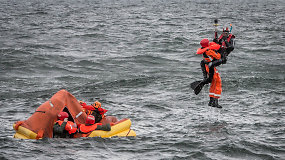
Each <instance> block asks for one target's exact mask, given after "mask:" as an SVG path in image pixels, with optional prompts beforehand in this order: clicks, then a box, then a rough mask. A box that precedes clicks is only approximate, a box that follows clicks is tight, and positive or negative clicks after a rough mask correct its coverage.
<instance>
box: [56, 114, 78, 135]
mask: <svg viewBox="0 0 285 160" xmlns="http://www.w3.org/2000/svg"><path fill="white" fill-rule="evenodd" d="M68 117H69V115H68V113H67V112H60V113H59V114H58V116H57V118H58V120H57V121H56V122H55V123H54V125H53V138H73V137H74V134H75V133H76V131H77V125H76V124H75V123H73V122H71V121H68Z"/></svg>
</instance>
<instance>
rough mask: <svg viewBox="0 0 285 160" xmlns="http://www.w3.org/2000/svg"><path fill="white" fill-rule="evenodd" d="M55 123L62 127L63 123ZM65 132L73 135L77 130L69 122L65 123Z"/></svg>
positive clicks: (59, 121)
mask: <svg viewBox="0 0 285 160" xmlns="http://www.w3.org/2000/svg"><path fill="white" fill-rule="evenodd" d="M55 123H58V124H59V125H60V126H61V125H62V123H63V121H61V120H58V121H56V122H55ZM64 129H65V130H66V131H68V133H69V134H72V133H75V132H76V131H77V128H76V127H75V124H74V123H73V122H71V121H67V122H66V125H65V128H64Z"/></svg>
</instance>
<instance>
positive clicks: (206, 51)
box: [196, 42, 221, 62]
mask: <svg viewBox="0 0 285 160" xmlns="http://www.w3.org/2000/svg"><path fill="white" fill-rule="evenodd" d="M220 47H221V46H220V45H219V44H217V43H215V42H211V43H210V46H209V47H205V48H198V50H197V53H196V54H203V58H204V59H205V61H206V62H212V61H213V60H214V59H221V54H219V53H217V52H216V51H215V50H218V49H220Z"/></svg>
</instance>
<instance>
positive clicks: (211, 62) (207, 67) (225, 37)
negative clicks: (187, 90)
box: [197, 28, 235, 108]
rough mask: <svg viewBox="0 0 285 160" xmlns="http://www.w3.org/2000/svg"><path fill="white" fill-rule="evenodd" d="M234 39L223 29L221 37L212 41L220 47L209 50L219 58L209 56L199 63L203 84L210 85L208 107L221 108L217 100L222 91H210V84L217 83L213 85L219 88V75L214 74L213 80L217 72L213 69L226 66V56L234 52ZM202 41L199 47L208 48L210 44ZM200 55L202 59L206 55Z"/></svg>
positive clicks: (227, 30)
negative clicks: (219, 56)
mask: <svg viewBox="0 0 285 160" xmlns="http://www.w3.org/2000/svg"><path fill="white" fill-rule="evenodd" d="M234 38H235V36H234V35H233V34H231V33H229V29H228V28H226V29H223V33H222V34H221V36H220V37H219V38H215V39H214V40H213V42H215V43H217V44H219V45H220V47H216V48H213V47H210V48H211V49H214V51H215V52H217V53H220V55H221V58H219V59H217V58H214V59H212V58H211V57H212V56H210V57H209V58H210V59H208V60H205V58H204V59H203V60H202V61H201V63H200V65H201V69H202V73H203V77H204V79H203V83H204V84H208V83H211V87H210V93H209V94H210V101H209V106H213V107H218V108H222V107H221V106H220V105H219V104H218V98H219V97H220V94H219V93H220V92H219V90H221V91H222V89H218V91H215V89H212V90H211V88H212V82H213V81H214V82H218V83H217V84H215V83H214V84H215V85H217V86H219V84H221V83H219V81H221V80H219V79H220V76H219V75H217V74H216V78H214V79H213V77H214V75H215V73H216V72H217V69H216V68H215V67H217V66H219V65H221V64H226V62H227V56H228V55H229V54H230V52H232V51H233V50H234ZM202 41H203V40H202ZM202 41H201V43H200V44H201V46H202V43H203V45H204V47H203V46H202V48H206V47H209V45H210V44H209V45H208V40H204V42H202ZM213 42H212V44H213ZM202 48H201V49H202ZM210 48H208V49H210ZM198 50H199V49H198ZM197 54H198V52H197ZM200 54H203V57H207V54H206V56H204V53H200ZM215 85H214V86H215ZM218 88H219V87H218ZM220 88H221V85H220Z"/></svg>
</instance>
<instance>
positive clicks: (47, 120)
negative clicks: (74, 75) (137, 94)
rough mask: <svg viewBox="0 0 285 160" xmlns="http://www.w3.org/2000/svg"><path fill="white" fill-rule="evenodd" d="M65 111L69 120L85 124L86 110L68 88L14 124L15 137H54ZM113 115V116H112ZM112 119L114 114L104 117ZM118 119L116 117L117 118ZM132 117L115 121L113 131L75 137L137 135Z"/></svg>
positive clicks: (105, 119) (105, 120) (96, 131)
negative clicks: (54, 130)
mask: <svg viewBox="0 0 285 160" xmlns="http://www.w3.org/2000/svg"><path fill="white" fill-rule="evenodd" d="M61 111H65V112H67V113H68V114H69V118H68V120H69V121H72V122H74V123H76V124H84V123H85V120H86V118H87V115H86V113H85V112H83V110H82V107H81V105H80V104H79V103H78V101H77V99H76V98H75V97H74V96H73V95H72V94H70V93H69V92H67V91H66V90H60V91H58V92H57V93H56V94H55V95H53V96H52V98H51V99H50V100H48V101H46V102H45V103H43V104H42V105H40V106H39V107H38V108H37V109H36V111H35V113H34V114H33V115H32V116H31V117H29V118H28V119H27V120H24V121H18V122H16V123H15V124H14V125H13V128H14V130H15V131H16V133H15V135H14V138H19V139H41V138H52V137H53V133H52V132H53V124H54V123H55V122H56V121H57V115H58V114H59V113H60V112H61ZM110 117H111V118H110ZM109 119H112V116H107V117H106V118H103V119H102V121H104V122H103V123H108V120H109ZM115 119H116V118H115ZM130 127H131V120H130V119H122V120H121V121H118V122H115V123H114V122H113V123H112V126H111V131H100V130H95V131H93V132H91V133H89V134H88V135H82V134H79V133H77V134H76V135H75V137H83V136H84V137H102V138H109V137H114V136H118V137H126V136H136V133H135V131H134V130H132V129H131V128H130Z"/></svg>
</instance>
